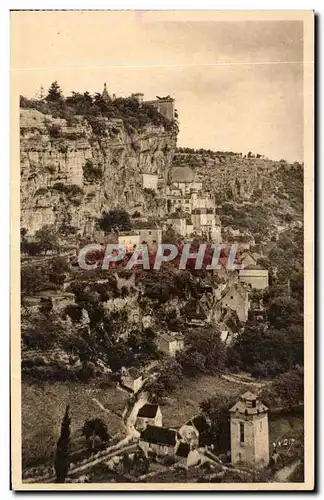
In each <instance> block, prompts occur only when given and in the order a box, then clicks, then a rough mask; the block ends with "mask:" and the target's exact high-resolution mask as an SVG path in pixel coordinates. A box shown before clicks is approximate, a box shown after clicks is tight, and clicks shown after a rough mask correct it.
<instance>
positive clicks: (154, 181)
mask: <svg viewBox="0 0 324 500" xmlns="http://www.w3.org/2000/svg"><path fill="white" fill-rule="evenodd" d="M142 186H143V189H152V190H153V191H156V190H157V186H158V175H157V174H151V173H143V174H142Z"/></svg>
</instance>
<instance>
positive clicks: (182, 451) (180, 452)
mask: <svg viewBox="0 0 324 500" xmlns="http://www.w3.org/2000/svg"><path fill="white" fill-rule="evenodd" d="M189 453H190V446H189V444H188V443H180V444H179V446H178V449H177V452H176V455H177V456H178V457H183V458H187V456H188V455H189Z"/></svg>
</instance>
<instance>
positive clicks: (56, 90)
mask: <svg viewBox="0 0 324 500" xmlns="http://www.w3.org/2000/svg"><path fill="white" fill-rule="evenodd" d="M62 100H63V93H62V90H61V88H60V86H59V84H58V83H57V81H56V80H55V82H53V83H52V84H51V86H50V88H49V89H48V94H47V96H46V101H48V102H61V101H62Z"/></svg>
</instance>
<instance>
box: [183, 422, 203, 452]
mask: <svg viewBox="0 0 324 500" xmlns="http://www.w3.org/2000/svg"><path fill="white" fill-rule="evenodd" d="M179 434H180V436H181V437H182V439H183V441H184V442H185V443H188V444H189V445H191V446H192V447H194V448H198V446H199V431H198V429H196V427H195V426H194V425H193V423H192V422H189V423H188V422H187V423H186V424H184V425H183V426H182V427H180V429H179Z"/></svg>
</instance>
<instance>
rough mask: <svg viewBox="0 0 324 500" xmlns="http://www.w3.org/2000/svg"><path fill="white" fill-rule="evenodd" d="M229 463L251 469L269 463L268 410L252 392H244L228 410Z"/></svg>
mask: <svg viewBox="0 0 324 500" xmlns="http://www.w3.org/2000/svg"><path fill="white" fill-rule="evenodd" d="M230 420H231V461H232V464H233V465H234V464H236V463H238V462H242V463H245V464H248V465H252V466H253V467H258V468H261V467H265V466H266V465H268V463H269V426H268V408H267V407H266V406H265V405H264V404H263V403H262V402H261V401H260V400H258V398H257V396H255V394H252V392H245V393H244V394H243V395H242V396H241V397H240V400H239V401H238V402H237V403H236V404H235V405H234V406H233V407H232V408H231V409H230Z"/></svg>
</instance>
